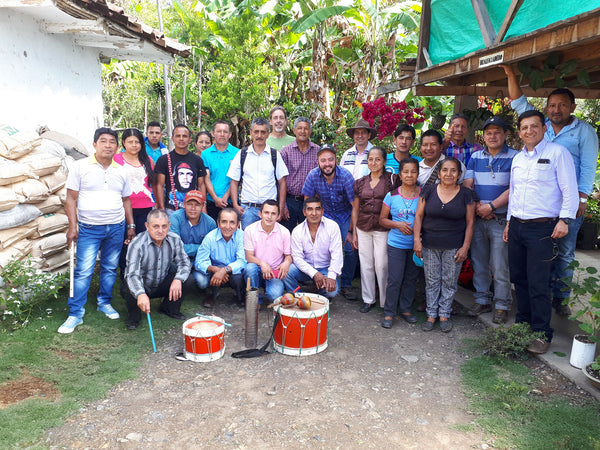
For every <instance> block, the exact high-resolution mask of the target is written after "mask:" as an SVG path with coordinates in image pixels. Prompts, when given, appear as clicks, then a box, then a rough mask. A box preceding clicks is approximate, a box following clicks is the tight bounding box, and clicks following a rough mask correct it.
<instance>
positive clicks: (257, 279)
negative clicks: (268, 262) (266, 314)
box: [244, 263, 283, 302]
mask: <svg viewBox="0 0 600 450" xmlns="http://www.w3.org/2000/svg"><path fill="white" fill-rule="evenodd" d="M244 273H245V278H246V279H247V278H250V286H251V287H253V288H259V287H261V286H264V288H265V296H266V297H267V300H269V301H270V302H272V301H274V300H275V299H276V298H278V297H281V296H282V295H283V280H280V279H278V278H273V279H271V280H265V279H264V278H263V276H262V271H261V270H260V267H259V266H258V265H257V264H254V263H247V264H246V269H245V272H244Z"/></svg>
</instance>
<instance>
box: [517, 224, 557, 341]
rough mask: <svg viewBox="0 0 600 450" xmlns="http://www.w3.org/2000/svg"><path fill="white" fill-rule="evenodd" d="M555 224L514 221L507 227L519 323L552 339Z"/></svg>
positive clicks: (549, 339)
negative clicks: (552, 269) (551, 276)
mask: <svg viewBox="0 0 600 450" xmlns="http://www.w3.org/2000/svg"><path fill="white" fill-rule="evenodd" d="M555 225H556V221H548V222H539V223H535V222H529V223H521V222H519V221H518V220H511V221H510V225H509V228H508V262H509V264H510V281H512V282H513V283H514V285H515V294H516V296H517V308H518V311H517V315H516V317H515V322H516V323H523V322H525V323H528V324H529V325H530V326H531V329H532V330H533V331H543V332H544V333H545V334H546V339H547V340H548V341H551V340H552V333H553V330H552V328H550V317H551V315H552V303H551V300H550V270H551V267H552V257H553V251H554V242H553V239H551V238H550V236H551V235H552V232H553V230H554V226H555Z"/></svg>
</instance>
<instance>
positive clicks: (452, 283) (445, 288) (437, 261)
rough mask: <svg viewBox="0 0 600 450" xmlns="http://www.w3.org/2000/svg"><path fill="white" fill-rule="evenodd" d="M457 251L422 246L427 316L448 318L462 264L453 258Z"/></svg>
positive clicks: (455, 249)
mask: <svg viewBox="0 0 600 450" xmlns="http://www.w3.org/2000/svg"><path fill="white" fill-rule="evenodd" d="M457 251H458V249H457V248H450V249H435V248H426V247H425V248H423V270H424V272H425V298H426V299H427V317H433V318H436V317H438V316H439V317H442V318H446V319H449V318H450V313H451V312H452V301H453V300H454V294H456V291H457V289H458V276H459V275H460V268H461V266H462V263H457V262H456V261H455V260H454V255H455V254H456V252H457Z"/></svg>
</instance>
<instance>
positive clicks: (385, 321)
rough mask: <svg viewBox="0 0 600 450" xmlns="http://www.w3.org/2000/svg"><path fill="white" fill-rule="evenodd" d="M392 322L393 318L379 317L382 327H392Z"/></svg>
mask: <svg viewBox="0 0 600 450" xmlns="http://www.w3.org/2000/svg"><path fill="white" fill-rule="evenodd" d="M393 323H394V319H386V318H385V317H384V318H383V319H381V326H382V327H383V328H392V324H393Z"/></svg>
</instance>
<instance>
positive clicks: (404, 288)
mask: <svg viewBox="0 0 600 450" xmlns="http://www.w3.org/2000/svg"><path fill="white" fill-rule="evenodd" d="M387 254H388V280H387V288H386V294H385V295H386V297H385V306H384V307H383V314H384V316H386V317H394V316H395V315H396V313H397V312H400V313H407V312H410V306H411V305H412V302H413V300H414V299H415V291H416V289H417V277H418V276H419V272H420V270H419V267H417V266H415V263H414V262H413V251H412V249H404V248H396V247H392V246H391V245H388V246H387ZM398 309H399V310H400V311H398Z"/></svg>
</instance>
